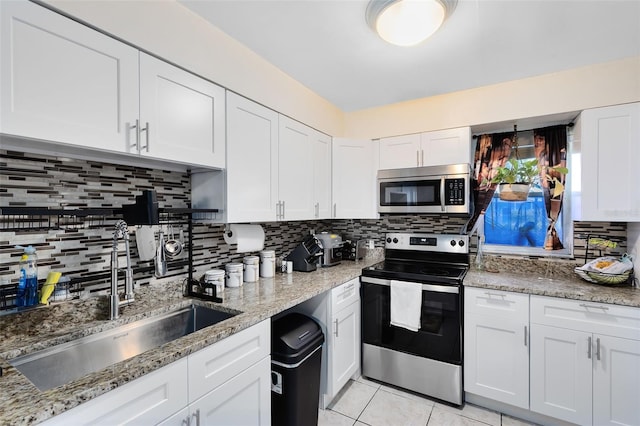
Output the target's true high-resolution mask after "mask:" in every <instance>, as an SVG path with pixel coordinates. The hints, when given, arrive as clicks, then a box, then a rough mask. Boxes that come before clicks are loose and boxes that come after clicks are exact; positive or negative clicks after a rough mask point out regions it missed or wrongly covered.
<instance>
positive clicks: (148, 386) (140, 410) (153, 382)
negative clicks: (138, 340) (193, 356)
mask: <svg viewBox="0 0 640 426" xmlns="http://www.w3.org/2000/svg"><path fill="white" fill-rule="evenodd" d="M186 371H187V359H186V358H182V359H180V360H178V361H176V362H174V363H172V364H169V365H168V366H166V367H162V368H160V369H159V370H156V371H153V372H151V373H149V374H147V375H145V376H142V377H140V378H139V379H136V380H134V381H132V382H130V383H127V384H126V385H123V386H120V387H118V388H117V389H114V390H112V391H110V392H107V393H105V394H104V395H101V396H99V397H97V398H95V399H92V400H91V401H89V402H86V403H84V404H82V405H80V406H78V407H76V408H73V409H71V410H69V411H67V412H65V413H62V414H60V415H59V416H56V417H54V418H52V419H50V420H48V421H46V422H45V423H44V424H46V425H48V426H52V425H115V424H118V425H145V424H146V425H151V424H156V423H159V422H160V421H161V420H163V419H166V418H167V417H169V416H170V415H172V414H174V413H175V412H177V411H178V410H181V409H183V408H184V407H186V406H187V404H188V400H187V375H186Z"/></svg>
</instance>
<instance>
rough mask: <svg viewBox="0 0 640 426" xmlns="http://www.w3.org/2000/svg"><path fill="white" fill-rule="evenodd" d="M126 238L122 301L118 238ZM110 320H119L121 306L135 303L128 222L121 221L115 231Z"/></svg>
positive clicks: (112, 254) (112, 255) (112, 256)
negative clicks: (119, 285)
mask: <svg viewBox="0 0 640 426" xmlns="http://www.w3.org/2000/svg"><path fill="white" fill-rule="evenodd" d="M120 235H122V238H124V248H125V251H126V256H127V269H126V270H125V274H124V289H125V290H124V291H125V292H124V295H123V300H120V295H119V294H118V238H119V237H120ZM109 300H110V314H109V319H112V320H113V319H118V309H119V308H120V306H121V305H128V304H130V303H133V301H134V294H133V272H132V271H131V256H130V255H129V231H128V227H127V222H125V221H124V220H119V221H118V222H117V223H116V227H115V230H114V231H113V249H112V251H111V297H110V298H109Z"/></svg>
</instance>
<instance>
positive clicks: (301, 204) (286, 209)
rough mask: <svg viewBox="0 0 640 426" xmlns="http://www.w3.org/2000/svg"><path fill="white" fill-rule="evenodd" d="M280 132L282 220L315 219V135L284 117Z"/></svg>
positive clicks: (310, 130) (281, 116) (280, 217)
mask: <svg viewBox="0 0 640 426" xmlns="http://www.w3.org/2000/svg"><path fill="white" fill-rule="evenodd" d="M279 129H280V132H279V135H278V136H279V140H278V144H279V147H278V165H279V169H278V194H279V195H278V198H279V200H280V212H279V219H280V220H302V219H311V218H313V217H314V216H315V211H314V204H315V203H314V196H313V195H314V194H313V186H314V170H313V139H314V137H315V131H314V130H313V129H312V128H310V127H308V126H305V125H304V124H302V123H300V122H298V121H295V120H292V119H290V118H289V117H285V116H284V115H280V117H279Z"/></svg>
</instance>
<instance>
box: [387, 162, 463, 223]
mask: <svg viewBox="0 0 640 426" xmlns="http://www.w3.org/2000/svg"><path fill="white" fill-rule="evenodd" d="M470 169H471V168H470V166H469V164H450V165H446V166H427V167H413V168H407V169H389V170H379V171H378V182H377V183H378V187H377V188H378V191H377V192H378V213H447V214H469V213H471V211H472V210H471V202H470V195H469V194H470V192H471V191H470V187H469V181H470Z"/></svg>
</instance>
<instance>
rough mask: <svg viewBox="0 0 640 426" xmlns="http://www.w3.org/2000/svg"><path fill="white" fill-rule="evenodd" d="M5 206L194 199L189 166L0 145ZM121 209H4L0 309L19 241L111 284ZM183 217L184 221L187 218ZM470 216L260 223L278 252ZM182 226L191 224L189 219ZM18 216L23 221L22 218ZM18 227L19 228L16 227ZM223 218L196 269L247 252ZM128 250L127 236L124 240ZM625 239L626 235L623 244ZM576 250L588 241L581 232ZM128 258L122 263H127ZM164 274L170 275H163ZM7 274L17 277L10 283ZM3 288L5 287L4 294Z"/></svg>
mask: <svg viewBox="0 0 640 426" xmlns="http://www.w3.org/2000/svg"><path fill="white" fill-rule="evenodd" d="M0 166H2V167H1V169H0V207H54V208H70V209H72V208H83V207H84V208H119V207H121V206H122V205H125V204H133V203H134V202H135V196H136V195H139V194H140V193H141V192H142V191H143V190H146V189H153V190H155V191H156V194H157V197H158V204H159V205H160V207H164V208H186V207H189V200H190V178H189V174H188V173H186V172H175V171H163V170H157V169H146V168H140V167H132V166H120V165H113V164H108V163H100V162H92V161H83V160H75V159H69V158H62V157H54V156H47V155H39V154H38V155H36V154H25V153H21V152H15V151H6V150H0ZM116 220H117V218H115V217H106V218H101V217H100V218H99V217H90V218H82V219H79V218H73V217H61V218H57V217H56V218H55V220H54V222H53V223H50V222H49V218H47V217H41V218H37V217H30V218H28V220H26V219H25V218H16V217H7V216H0V280H2V282H3V283H4V284H5V286H4V288H0V290H2V291H3V292H4V296H5V297H0V309H3V302H4V303H5V306H4V308H6V307H7V306H8V305H11V304H12V301H11V298H12V296H11V289H12V288H15V283H16V282H17V279H18V275H17V265H18V261H19V259H20V255H21V251H20V250H18V249H15V248H14V246H16V245H33V246H34V247H36V248H37V255H38V275H39V277H40V279H41V281H43V280H44V278H45V277H46V276H47V273H48V272H49V271H50V270H56V271H59V272H62V273H63V274H64V275H67V276H69V277H71V278H72V280H73V281H74V282H75V289H76V291H85V292H87V291H88V292H95V291H103V290H105V289H106V288H108V282H109V269H110V254H111V249H112V244H113V226H114V224H115V221H116ZM182 222H183V223H184V221H182ZM465 222H466V218H462V217H456V216H439V215H438V216H426V215H425V216H420V215H407V216H395V215H384V216H382V217H381V218H380V219H376V220H357V219H353V220H314V221H296V222H266V223H260V225H262V226H263V228H264V230H265V236H266V238H265V249H273V250H275V251H276V256H277V257H280V256H284V255H286V254H288V253H289V252H290V251H291V250H292V249H293V248H294V247H295V246H296V244H298V243H299V242H300V241H301V240H302V237H303V235H304V234H307V233H309V232H313V231H314V232H321V231H325V230H326V231H329V230H331V231H334V232H338V233H340V234H343V236H345V237H349V238H357V239H360V238H364V239H372V240H374V241H375V244H376V246H377V247H383V246H384V233H386V232H394V231H397V232H403V231H404V232H406V231H411V232H436V233H460V232H461V229H462V228H463V227H464V225H465ZM183 223H182V224H180V225H177V226H176V229H175V234H176V235H177V234H178V231H179V229H180V227H182V228H183V230H184V231H185V232H186V227H185V226H184V224H183ZM17 224H19V226H16V225H17ZM16 228H18V229H17V230H16ZM134 228H135V227H133V226H132V227H130V231H131V232H130V234H131V257H132V262H133V265H132V266H133V269H134V280H135V281H136V282H137V283H139V284H141V285H145V284H148V283H150V282H153V281H155V280H156V278H154V276H153V261H141V260H140V259H139V258H138V255H137V248H136V245H135V234H134V233H133V230H134ZM223 232H224V226H223V225H210V224H201V223H196V224H195V225H194V232H193V253H194V268H195V276H196V277H198V276H199V275H201V274H202V273H204V271H205V270H207V269H211V268H221V267H223V266H224V264H226V263H229V262H232V261H241V260H242V257H244V256H245V255H246V254H244V253H236V251H235V247H230V246H229V245H227V244H226V243H225V241H224V239H223ZM589 232H593V233H597V234H598V235H611V236H614V237H616V238H619V239H621V240H624V238H625V235H626V224H625V223H590V222H579V223H576V224H575V231H574V233H575V235H576V236H580V235H582V234H586V233H589ZM119 244H120V245H119V247H120V250H121V252H123V251H124V248H123V244H122V242H120V243H119ZM624 244H625V241H622V242H621V248H622V249H623V248H624ZM575 247H576V257H579V256H581V254H580V253H581V252H580V249H581V248H582V250H583V251H584V241H583V240H580V239H578V238H576V242H575ZM576 261H577V260H576ZM121 264H122V263H121ZM168 266H169V268H168V269H169V271H168V274H167V277H168V278H172V277H173V279H175V277H177V276H183V275H185V274H186V272H187V265H186V256H183V258H181V259H177V260H174V261H171V262H169V265H168ZM162 279H163V280H164V279H166V278H162ZM7 281H9V282H10V283H11V284H10V285H6V282H7ZM0 296H1V295H0Z"/></svg>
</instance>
